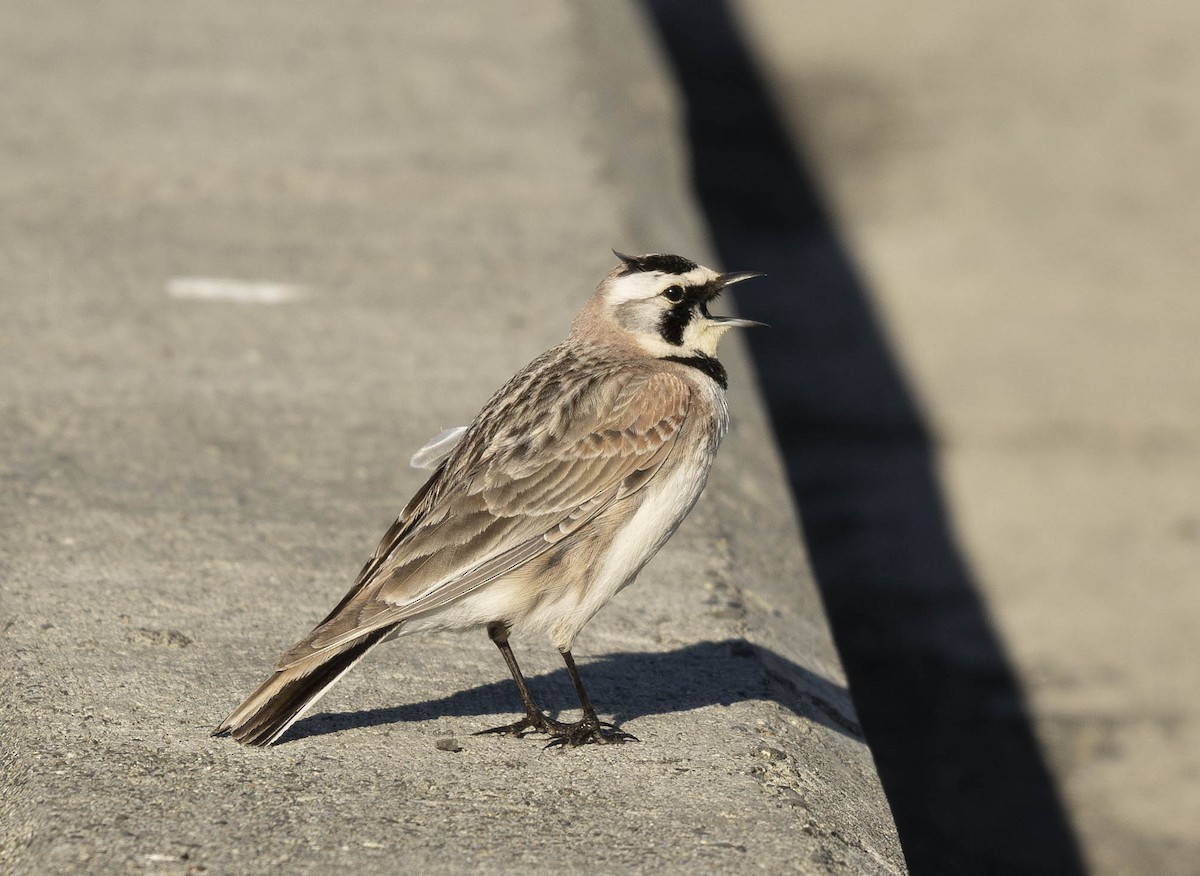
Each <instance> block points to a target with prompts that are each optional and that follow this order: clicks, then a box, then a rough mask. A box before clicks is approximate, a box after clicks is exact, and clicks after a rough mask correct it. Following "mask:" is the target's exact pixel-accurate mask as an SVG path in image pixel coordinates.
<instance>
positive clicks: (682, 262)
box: [613, 249, 699, 276]
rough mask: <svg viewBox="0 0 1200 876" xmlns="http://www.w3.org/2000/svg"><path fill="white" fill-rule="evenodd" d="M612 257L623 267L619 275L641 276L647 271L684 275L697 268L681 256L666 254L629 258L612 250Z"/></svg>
mask: <svg viewBox="0 0 1200 876" xmlns="http://www.w3.org/2000/svg"><path fill="white" fill-rule="evenodd" d="M613 255H615V256H616V257H617V258H619V259H620V260H621V263H622V265H623V267H622V268H621V275H622V276H627V275H629V274H642V273H646V272H649V271H660V272H661V273H664V274H686V273H687V272H688V271H694V270H696V268H698V267H699V265H697V264H696V263H695V262H694V261H692V260H691V259H685V258H684V257H683V256H677V255H667V254H666V253H657V252H652V253H649V254H647V255H640V256H631V255H624V254H623V253H619V252H617V251H616V250H615V249H614V250H613Z"/></svg>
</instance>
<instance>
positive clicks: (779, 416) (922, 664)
mask: <svg viewBox="0 0 1200 876" xmlns="http://www.w3.org/2000/svg"><path fill="white" fill-rule="evenodd" d="M644 7H645V9H646V10H647V12H648V14H649V18H650V20H651V22H652V23H653V24H654V26H655V27H656V28H657V31H658V35H659V38H660V40H661V43H662V46H663V48H664V49H665V51H666V55H667V57H668V59H669V60H670V62H671V63H672V64H673V67H674V71H675V73H676V76H677V78H678V83H679V86H680V90H681V92H682V94H683V96H684V99H685V101H686V107H687V112H688V129H687V130H688V137H689V140H690V145H691V150H692V152H691V157H692V169H693V177H694V184H695V188H696V192H697V194H698V196H699V200H700V203H701V205H702V207H703V209H704V212H705V215H706V218H707V221H708V225H709V229H710V231H711V233H712V236H713V239H714V242H715V244H716V246H717V249H718V250H719V253H720V256H721V258H722V260H723V262H724V264H725V265H726V266H727V267H728V268H730V269H734V270H755V271H766V272H767V274H768V279H767V280H765V281H759V283H760V284H761V285H760V286H759V288H757V289H755V290H754V291H753V292H746V293H745V294H744V295H743V296H741V297H740V298H739V302H738V303H739V309H740V310H741V312H742V313H743V315H745V316H748V317H751V318H754V319H759V320H762V321H764V322H767V323H769V324H771V326H773V329H772V330H770V331H761V332H758V333H755V334H754V335H753V336H752V337H751V339H750V340H751V343H752V351H753V356H754V360H755V364H756V366H757V371H758V376H759V380H760V383H761V386H762V388H763V391H764V393H765V395H766V400H767V404H768V406H769V408H770V414H771V418H772V421H773V424H774V428H775V432H776V435H777V437H778V440H779V444H780V446H781V447H782V449H783V451H784V453H785V455H786V461H787V467H788V474H789V477H790V480H791V485H792V489H793V491H794V493H795V496H796V499H797V503H798V505H799V507H800V509H801V513H802V515H803V519H804V531H805V536H806V539H807V542H808V546H809V549H810V554H811V558H812V562H813V565H814V568H815V571H816V574H817V578H818V580H819V582H820V586H821V590H822V593H823V595H824V598H825V603H826V606H827V607H828V610H829V614H830V619H831V622H832V625H833V631H834V635H835V637H836V639H837V643H838V647H839V650H840V652H841V655H842V659H843V661H844V662H845V665H846V669H847V672H848V675H849V679H850V685H851V689H852V691H853V693H854V700H855V704H856V706H857V709H858V714H859V717H860V718H861V720H862V723H863V728H864V729H865V731H866V735H867V739H868V741H869V742H870V745H871V748H872V750H873V752H874V755H875V758H876V761H877V763H878V766H879V772H880V775H881V777H882V780H883V783H884V787H885V789H886V792H887V795H888V799H889V802H890V803H891V805H892V810H893V812H894V814H895V817H896V823H897V827H898V828H899V831H900V839H901V843H902V845H903V846H904V850H905V855H906V857H907V858H908V862H909V866H910V868H911V870H912V872H914V873H919V874H932V873H955V874H963V873H971V874H981V873H1054V874H1072V873H1081V872H1083V866H1082V863H1081V858H1080V853H1079V848H1078V845H1077V843H1076V839H1075V837H1074V834H1073V832H1072V830H1071V827H1070V825H1069V823H1068V821H1067V818H1066V816H1065V814H1064V811H1063V808H1062V805H1061V802H1060V800H1059V796H1058V793H1057V790H1056V788H1055V785H1054V783H1053V781H1052V778H1051V776H1050V774H1049V771H1048V770H1047V768H1046V764H1045V761H1044V760H1043V757H1042V754H1041V751H1040V750H1039V748H1038V745H1037V743H1036V741H1035V739H1034V735H1033V732H1032V730H1031V725H1030V721H1029V717H1028V714H1027V712H1026V709H1025V707H1024V702H1023V699H1022V696H1021V693H1020V690H1019V687H1018V684H1017V681H1016V678H1015V676H1014V673H1013V670H1012V668H1011V666H1010V664H1009V661H1008V659H1007V657H1006V655H1005V653H1004V648H1003V647H1002V645H1001V643H1000V641H999V639H998V638H997V635H996V632H995V631H994V629H993V628H992V625H991V623H990V622H989V619H988V616H987V613H986V611H985V609H984V608H983V606H982V604H981V601H980V597H979V594H978V592H977V589H976V587H975V584H974V582H973V581H972V580H971V575H970V572H969V571H968V569H967V568H966V565H965V563H964V561H963V558H962V555H961V552H960V550H959V548H958V546H957V545H956V544H955V542H954V538H953V536H952V534H951V533H950V530H949V527H948V526H947V521H946V514H945V505H944V500H943V498H942V494H941V489H940V487H939V485H938V481H937V477H936V475H935V474H934V469H933V452H932V448H931V446H930V440H929V435H928V432H927V429H926V426H925V423H924V422H923V420H922V417H921V414H920V412H919V411H918V410H917V407H916V405H915V403H914V402H913V398H912V395H911V393H910V392H909V390H908V388H907V386H906V385H905V381H904V378H903V376H902V375H901V373H900V371H899V368H898V366H897V364H896V361H895V359H894V357H893V355H892V353H891V351H890V350H889V349H888V345H887V343H886V342H885V340H884V338H883V337H882V335H881V332H880V330H879V328H878V324H877V320H876V317H875V315H874V313H873V312H872V309H871V304H870V295H869V292H868V291H867V290H866V288H865V287H864V285H863V282H862V281H861V279H860V278H859V276H858V275H857V273H856V271H855V269H854V266H853V264H852V261H851V258H850V256H849V254H848V252H847V251H846V248H845V246H844V245H843V244H842V242H841V241H840V239H839V238H838V235H837V231H836V229H835V228H834V227H833V224H832V222H831V221H830V218H829V215H828V213H827V211H826V209H825V207H824V205H823V204H822V201H821V198H820V196H819V194H818V192H817V189H816V187H815V186H814V184H813V180H812V178H811V177H810V175H809V173H808V171H807V169H806V168H805V166H804V164H803V162H802V160H801V159H800V158H799V157H798V155H797V153H796V151H795V149H794V148H793V146H792V144H791V142H790V138H789V136H788V135H787V133H786V132H785V129H784V127H783V125H782V123H781V121H780V120H779V118H778V116H777V114H776V110H775V108H774V107H773V105H772V102H771V98H770V96H769V94H768V92H767V90H766V88H765V86H764V83H763V80H762V78H761V75H760V74H759V72H758V70H757V69H756V66H755V62H754V59H753V57H752V55H751V53H750V51H749V50H748V48H747V45H746V42H745V40H744V38H743V36H742V35H741V33H740V32H739V29H738V26H737V24H736V22H735V20H734V19H733V17H732V16H731V14H730V11H729V9H728V7H727V5H726V3H725V2H722V0H644ZM798 26H803V25H802V21H801V23H800V24H799V25H798ZM930 318H931V319H936V318H937V315H936V314H930Z"/></svg>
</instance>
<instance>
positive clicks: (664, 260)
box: [575, 250, 762, 358]
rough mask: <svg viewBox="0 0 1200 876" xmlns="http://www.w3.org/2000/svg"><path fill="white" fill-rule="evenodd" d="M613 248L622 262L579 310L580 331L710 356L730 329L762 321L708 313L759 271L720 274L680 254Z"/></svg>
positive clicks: (668, 353) (666, 351)
mask: <svg viewBox="0 0 1200 876" xmlns="http://www.w3.org/2000/svg"><path fill="white" fill-rule="evenodd" d="M613 252H614V254H615V255H616V256H617V258H619V259H620V260H621V264H620V265H618V266H617V267H616V268H614V269H613V270H612V271H611V272H610V273H609V275H608V276H607V277H605V278H604V280H603V281H601V283H600V285H599V287H598V288H597V289H596V293H595V295H593V296H592V299H591V301H589V302H588V306H587V307H585V308H584V310H583V312H582V313H580V315H579V318H578V319H577V320H576V325H575V331H576V332H577V333H579V332H585V333H589V334H590V333H595V332H596V330H597V329H603V330H605V331H604V333H605V334H612V333H614V332H615V333H616V335H617V336H619V337H620V338H621V339H622V340H623V341H625V342H632V343H633V344H634V345H636V346H637V347H639V348H640V349H641V351H642V352H644V353H646V354H647V355H650V356H654V357H656V358H667V357H680V356H683V357H688V356H710V357H712V356H716V353H717V344H718V343H719V342H720V340H721V338H722V337H723V336H724V334H725V332H727V331H729V329H731V328H744V327H747V326H757V325H762V323H760V322H755V321H753V320H749V319H738V318H736V317H731V316H713V315H712V314H711V313H709V312H708V305H709V304H710V303H711V302H712V301H713V300H714V299H715V298H717V296H719V295H720V294H721V293H722V292H723V291H724V290H725V289H726V288H727V287H729V286H732V285H733V284H734V283H740V282H741V281H742V280H749V279H750V278H751V277H760V276H762V275H761V274H753V273H742V274H721V273H718V272H716V271H714V270H712V269H710V268H706V267H703V266H702V265H698V264H696V263H695V262H693V261H691V260H689V259H685V258H683V257H682V256H677V255H663V254H659V253H651V254H649V255H641V256H629V255H623V254H622V253H619V252H616V251H615V250H614V251H613ZM597 323H599V324H600V325H597Z"/></svg>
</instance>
